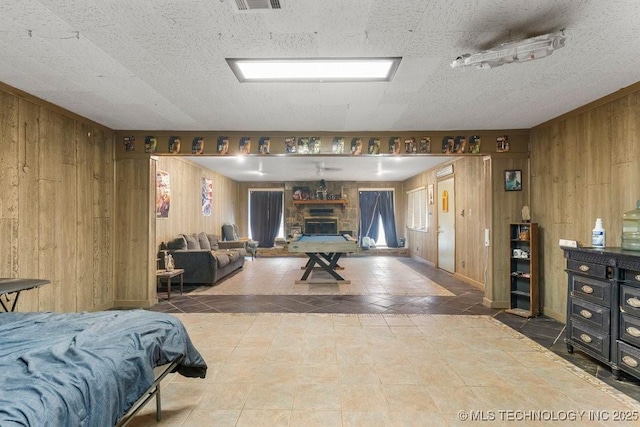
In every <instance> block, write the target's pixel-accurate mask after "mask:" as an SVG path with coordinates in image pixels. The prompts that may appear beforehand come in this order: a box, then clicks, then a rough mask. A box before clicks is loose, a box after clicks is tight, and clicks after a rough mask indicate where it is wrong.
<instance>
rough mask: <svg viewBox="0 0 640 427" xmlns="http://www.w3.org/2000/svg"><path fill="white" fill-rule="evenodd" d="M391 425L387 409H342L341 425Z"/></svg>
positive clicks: (381, 426)
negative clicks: (383, 410) (372, 410)
mask: <svg viewBox="0 0 640 427" xmlns="http://www.w3.org/2000/svg"><path fill="white" fill-rule="evenodd" d="M392 425H393V424H392V414H391V413H390V412H387V411H385V412H379V411H376V412H368V411H342V426H343V427H389V426H392Z"/></svg>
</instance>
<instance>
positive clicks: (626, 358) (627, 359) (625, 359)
mask: <svg viewBox="0 0 640 427" xmlns="http://www.w3.org/2000/svg"><path fill="white" fill-rule="evenodd" d="M622 361H623V362H624V364H625V365H628V366H631V367H632V368H637V367H638V361H637V360H636V359H634V358H633V357H631V356H622Z"/></svg>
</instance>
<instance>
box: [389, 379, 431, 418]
mask: <svg viewBox="0 0 640 427" xmlns="http://www.w3.org/2000/svg"><path fill="white" fill-rule="evenodd" d="M383 390H384V393H385V395H386V396H387V402H388V404H389V410H390V411H406V412H412V411H426V412H437V411H438V407H437V406H436V403H435V402H434V401H433V398H432V397H431V395H430V394H429V390H428V388H427V387H426V386H422V385H400V384H391V385H386V384H385V385H383Z"/></svg>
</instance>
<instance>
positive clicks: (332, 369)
mask: <svg viewBox="0 0 640 427" xmlns="http://www.w3.org/2000/svg"><path fill="white" fill-rule="evenodd" d="M380 280H381V279H380ZM177 317H179V318H180V319H182V320H183V322H184V323H185V326H186V327H187V330H188V331H190V332H191V329H192V328H193V330H194V334H193V335H194V337H196V338H194V343H195V344H196V346H197V347H198V346H201V348H200V349H201V351H202V354H203V357H205V360H207V362H208V366H209V370H208V376H207V378H205V379H203V380H200V379H193V378H184V377H182V376H180V375H175V374H174V375H171V376H170V377H168V378H167V379H165V381H164V382H163V387H162V398H163V407H164V411H163V421H162V422H160V423H158V424H156V423H155V419H154V415H153V413H154V406H153V404H149V405H147V407H145V408H144V409H143V411H142V412H141V413H140V415H139V416H137V417H136V418H135V419H134V422H133V423H132V424H131V425H132V426H147V425H161V426H174V425H175V426H192V425H194V426H200V425H202V426H204V425H216V426H225V425H230V426H231V425H238V426H252V427H253V426H260V425H264V426H270V427H271V426H277V425H283V426H284V425H290V426H314V425H323V426H325V425H326V426H333V425H336V426H341V425H343V426H347V425H349V426H350V425H354V426H367V427H370V426H376V425H381V426H382V425H383V426H385V427H386V426H396V425H398V426H405V425H407V426H412V425H415V426H428V425H438V426H441V425H445V426H446V425H450V426H456V425H460V426H471V425H491V426H501V425H514V424H513V423H510V422H508V421H506V420H501V419H496V420H495V421H492V422H491V423H490V424H487V422H486V421H470V420H468V419H467V420H462V419H461V418H460V417H459V415H458V414H459V411H467V412H468V411H491V410H493V411H497V410H499V409H501V410H505V408H511V409H518V410H523V411H525V410H526V411H556V412H559V411H565V412H566V411H571V410H574V411H578V410H583V411H589V410H591V411H592V412H593V411H610V412H611V413H613V411H615V410H621V409H630V410H638V409H640V403H639V402H636V401H634V400H633V399H630V398H628V397H627V396H624V395H622V394H621V393H620V392H618V391H616V390H615V389H612V388H611V387H609V386H607V385H606V384H604V383H602V382H600V381H599V380H597V379H595V378H594V377H592V376H590V375H588V374H586V373H584V372H583V371H581V370H580V369H579V368H577V367H575V366H573V365H571V364H569V363H568V362H566V361H564V360H562V359H560V358H558V357H557V356H556V355H554V354H553V353H550V352H548V351H547V350H545V349H543V348H542V347H540V346H538V345H535V343H533V344H532V342H530V340H528V339H526V338H524V337H522V336H520V335H519V334H517V333H516V332H514V331H512V330H510V329H508V328H505V327H504V326H503V325H502V324H500V323H498V322H496V321H495V320H494V319H491V318H489V317H486V316H437V315H407V316H380V315H351V316H340V315H330V314H314V315H302V314H251V315H243V314H193V315H191V314H185V315H177ZM400 328H410V329H411V331H412V333H411V334H406V333H398V330H400ZM206 331H214V332H211V335H207V332H206ZM414 331H418V332H419V333H418V334H415V335H414V334H413V332H414ZM402 332H406V331H405V330H402ZM261 334H262V335H261ZM251 344H256V345H251ZM257 344H259V345H257ZM597 414H598V413H596V415H597ZM517 425H518V426H527V425H533V426H536V427H537V426H539V425H542V424H540V423H539V422H534V423H530V422H528V421H526V420H525V421H519V422H518V423H517ZM544 425H561V426H565V425H588V426H603V425H610V423H603V422H601V421H598V420H594V419H588V420H584V423H583V424H579V423H578V422H572V421H564V422H562V423H560V422H557V421H556V422H551V423H545V424H544ZM615 425H625V424H624V423H616V424H615Z"/></svg>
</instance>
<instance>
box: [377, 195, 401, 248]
mask: <svg viewBox="0 0 640 427" xmlns="http://www.w3.org/2000/svg"><path fill="white" fill-rule="evenodd" d="M379 193H380V200H379V201H380V203H378V207H379V209H380V216H381V217H382V227H383V228H384V237H385V239H386V240H387V246H389V247H390V248H397V247H398V236H397V234H396V215H395V213H394V211H393V191H380V192H379Z"/></svg>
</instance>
